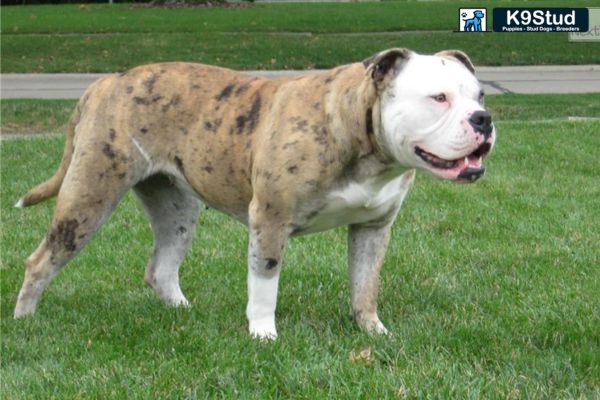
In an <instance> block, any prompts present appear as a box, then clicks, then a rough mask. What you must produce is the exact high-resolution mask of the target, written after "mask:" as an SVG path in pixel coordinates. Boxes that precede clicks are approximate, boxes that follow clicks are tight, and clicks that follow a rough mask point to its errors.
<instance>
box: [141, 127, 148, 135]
mask: <svg viewBox="0 0 600 400" xmlns="http://www.w3.org/2000/svg"><path fill="white" fill-rule="evenodd" d="M140 132H142V133H143V134H144V135H145V134H146V133H148V128H146V127H144V128H141V129H140Z"/></svg>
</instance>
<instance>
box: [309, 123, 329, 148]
mask: <svg viewBox="0 0 600 400" xmlns="http://www.w3.org/2000/svg"><path fill="white" fill-rule="evenodd" d="M311 129H312V131H313V133H314V140H315V142H316V143H318V144H320V145H322V146H324V147H328V146H329V141H328V140H327V128H326V127H324V126H318V125H312V126H311Z"/></svg>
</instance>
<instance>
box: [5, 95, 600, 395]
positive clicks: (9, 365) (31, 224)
mask: <svg viewBox="0 0 600 400" xmlns="http://www.w3.org/2000/svg"><path fill="white" fill-rule="evenodd" d="M511 97H512V98H508V97H504V96H499V97H493V98H490V99H489V102H490V103H491V107H498V106H501V105H503V106H504V111H501V112H503V113H504V114H502V115H504V116H506V118H505V119H504V120H503V121H499V122H497V128H498V145H497V147H496V149H495V151H494V153H493V154H492V156H491V157H490V159H489V161H488V162H487V166H488V173H487V175H486V177H485V178H484V179H482V180H481V181H480V182H478V183H477V184H474V185H455V184H452V183H449V182H442V181H438V180H435V179H433V178H429V177H427V176H425V175H424V174H418V177H417V182H416V184H415V187H414V189H413V191H412V192H411V193H410V194H409V196H408V199H407V201H406V202H405V205H404V207H403V209H402V211H401V212H400V215H399V218H398V221H397V222H396V224H395V226H394V230H393V239H392V242H391V245H390V249H389V252H388V254H387V257H386V261H385V264H384V267H383V272H382V285H381V297H380V315H381V317H382V319H383V321H384V323H386V325H387V327H388V328H389V329H390V330H391V331H392V332H393V336H390V337H370V336H368V335H366V334H363V333H361V332H360V331H358V330H357V328H356V327H355V326H354V324H353V323H352V322H351V321H350V320H349V318H348V311H349V288H348V283H347V278H346V266H345V240H346V239H345V229H337V230H333V231H329V232H325V233H322V234H318V235H310V236H306V237H301V238H297V239H293V240H292V241H291V242H290V245H289V250H288V252H287V254H286V260H285V266H284V271H283V275H282V282H281V290H280V296H279V303H278V311H277V314H278V328H279V333H280V338H279V339H278V341H277V342H275V343H260V342H256V341H252V340H250V339H249V338H248V336H247V334H246V321H245V317H244V307H245V298H246V294H245V276H246V272H245V268H246V267H245V260H246V245H247V239H246V231H245V229H244V228H243V227H242V226H241V225H239V224H238V223H236V222H234V221H233V220H232V219H230V218H227V217H224V216H223V215H221V214H219V213H218V212H216V211H214V210H209V211H206V212H204V213H203V214H202V215H201V217H200V224H199V228H198V230H197V232H196V238H195V241H194V244H193V246H192V248H191V250H190V252H189V253H188V256H187V257H186V259H185V261H184V264H183V266H182V271H181V273H182V276H181V280H182V287H183V290H184V292H185V293H186V294H187V296H188V298H189V299H190V300H191V302H192V303H193V308H191V309H190V310H175V309H171V308H169V307H166V306H164V305H162V304H161V303H160V302H159V301H158V300H157V299H156V297H155V296H154V294H153V293H152V292H151V290H150V289H148V288H146V287H144V285H143V284H142V276H143V270H144V265H145V263H146V261H147V259H148V257H149V256H150V253H151V251H152V250H151V242H152V239H151V231H150V228H149V226H148V222H147V220H146V218H145V217H144V216H143V213H142V212H141V210H140V209H139V207H138V206H137V205H136V203H135V201H134V200H133V198H132V196H127V197H126V199H125V200H124V201H123V202H122V203H121V204H120V206H119V207H118V208H117V210H116V211H115V213H114V214H113V216H112V218H111V219H110V220H109V221H108V223H107V224H106V225H105V226H104V227H103V229H102V230H101V231H100V232H99V233H98V235H97V236H96V237H95V238H94V240H93V241H92V242H91V243H90V244H89V245H88V247H87V248H86V249H85V250H84V251H83V252H82V254H81V255H80V256H78V257H77V258H76V259H75V260H74V261H72V262H71V263H70V264H69V265H68V266H67V267H66V268H65V270H64V271H63V272H62V273H61V274H60V275H59V276H58V277H57V278H56V280H55V281H54V282H53V283H52V284H51V285H50V287H49V288H48V290H47V291H46V293H45V294H44V296H43V298H42V300H41V303H40V307H39V310H38V313H37V314H36V316H35V317H34V318H28V319H24V320H19V321H13V320H12V318H11V315H12V309H13V307H14V301H15V298H16V294H17V291H18V289H19V287H20V284H21V280H22V275H23V260H24V259H25V258H26V257H27V256H28V255H29V254H30V253H31V252H32V251H33V250H34V248H35V247H36V245H37V244H38V242H39V240H41V238H42V237H43V235H44V234H45V230H46V228H47V226H48V223H49V220H50V218H51V212H52V206H53V204H54V201H50V202H47V203H44V204H41V205H39V206H36V207H32V208H29V209H26V210H17V209H13V208H12V207H11V205H12V204H13V203H14V201H15V200H16V199H17V198H18V197H19V196H20V195H21V194H23V193H24V192H25V191H26V190H27V189H29V188H30V187H31V186H33V185H34V184H36V183H38V182H40V181H41V180H43V179H44V178H46V177H47V176H48V175H49V174H51V172H52V171H54V169H55V168H56V166H57V165H58V162H59V159H60V154H61V152H62V146H63V141H62V139H61V138H47V137H46V138H38V139H33V140H26V141H21V140H13V141H4V142H2V169H1V176H0V177H1V178H2V191H1V197H0V200H1V215H2V230H1V233H0V234H1V236H0V237H1V239H2V265H1V269H0V273H1V275H2V279H1V282H0V289H1V291H0V298H1V301H2V308H1V310H0V317H1V323H2V325H1V329H2V335H1V354H0V355H1V358H0V360H1V361H0V362H1V374H2V380H1V382H0V388H1V391H2V392H1V393H2V397H3V398H7V399H9V398H10V399H35V398H60V399H62V398H128V399H129V398H131V399H136V398H139V399H146V398H214V397H225V398H273V397H275V398H303V399H314V398H353V399H354V398H357V399H362V398H364V399H367V398H368V399H373V398H491V399H494V398H498V399H505V398H511V399H516V398H527V399H550V398H552V399H555V398H561V399H563V398H564V399H570V398H585V399H594V398H598V397H599V396H600V311H599V309H598V304H600V291H599V290H598V287H600V271H599V270H598V265H600V260H599V259H598V258H599V257H598V251H597V245H598V243H599V242H600V232H599V231H598V229H597V226H596V225H597V223H596V222H597V216H598V215H600V203H598V201H597V199H598V198H599V196H600V186H598V184H597V183H598V182H597V179H598V178H597V173H598V171H597V149H598V147H599V146H600V138H599V137H598V135H597V132H598V131H599V130H600V123H599V122H598V121H593V120H589V121H573V122H568V121H556V122H553V123H539V122H536V121H533V120H531V121H528V120H527V119H529V118H534V119H560V118H564V117H567V116H569V115H571V114H572V111H573V109H571V106H570V103H571V102H572V101H579V100H576V99H577V96H556V97H555V98H553V97H552V96H538V97H537V101H536V98H535V97H534V96H511ZM587 100H588V101H591V102H593V101H596V103H597V97H588V98H587ZM514 102H517V103H518V102H521V104H536V103H537V104H538V105H536V107H539V108H538V109H539V112H535V113H531V114H527V115H524V120H518V119H512V118H521V116H522V114H520V113H519V111H517V110H510V109H508V108H507V107H506V106H507V105H508V104H510V103H514ZM494 103H495V104H494ZM561 103H562V105H563V108H562V110H561V107H560V105H561ZM544 104H548V105H549V106H548V107H547V108H544V107H543V105H544ZM498 109H502V107H500V108H498ZM366 349H369V350H370V352H369V351H366V352H365V353H364V355H365V356H364V357H362V358H361V357H357V356H356V354H360V352H361V351H363V350H366Z"/></svg>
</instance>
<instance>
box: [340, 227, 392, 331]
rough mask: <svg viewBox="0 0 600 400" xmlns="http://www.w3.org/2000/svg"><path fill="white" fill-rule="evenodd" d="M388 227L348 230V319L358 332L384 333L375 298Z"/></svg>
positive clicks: (387, 239)
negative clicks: (349, 318)
mask: <svg viewBox="0 0 600 400" xmlns="http://www.w3.org/2000/svg"><path fill="white" fill-rule="evenodd" d="M391 225H392V223H389V224H386V225H383V226H370V225H350V226H349V227H348V269H349V273H350V284H351V293H352V315H353V317H354V319H355V321H356V322H357V323H358V325H359V326H360V327H361V329H364V330H365V331H367V332H373V333H387V329H385V327H384V326H383V324H382V323H381V321H380V320H379V316H378V315H377V294H378V292H379V271H380V269H381V264H382V263H383V258H384V256H385V252H386V250H387V246H388V243H389V240H390V229H391Z"/></svg>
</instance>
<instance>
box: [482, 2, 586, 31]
mask: <svg viewBox="0 0 600 400" xmlns="http://www.w3.org/2000/svg"><path fill="white" fill-rule="evenodd" d="M493 14H494V32H586V31H587V30H588V24H589V16H588V9H587V8H494V11H493Z"/></svg>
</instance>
